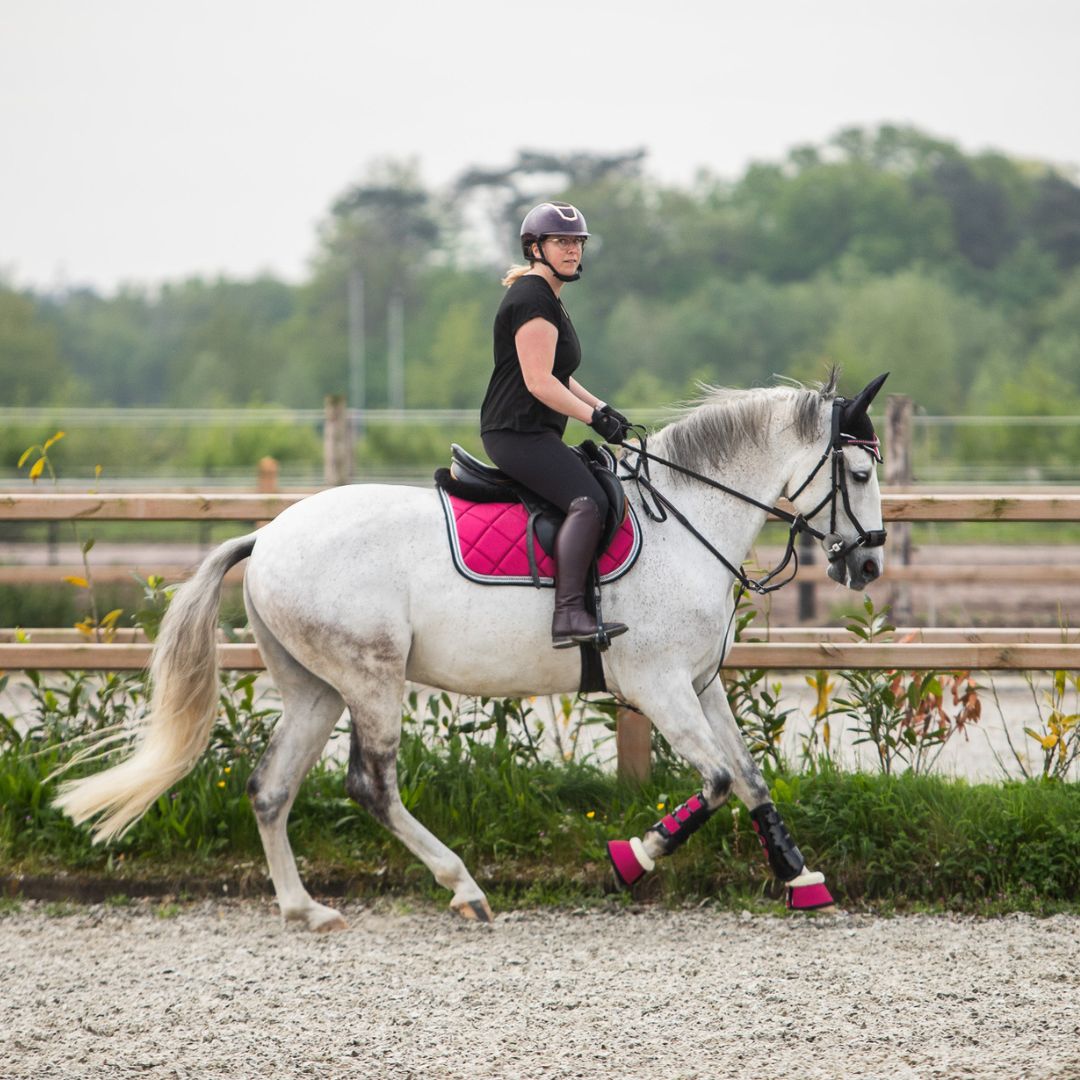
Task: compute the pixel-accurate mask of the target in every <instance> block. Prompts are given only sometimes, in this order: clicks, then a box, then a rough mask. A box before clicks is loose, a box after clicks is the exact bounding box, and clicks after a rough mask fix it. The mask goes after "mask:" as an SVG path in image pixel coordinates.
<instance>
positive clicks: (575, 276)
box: [534, 236, 585, 282]
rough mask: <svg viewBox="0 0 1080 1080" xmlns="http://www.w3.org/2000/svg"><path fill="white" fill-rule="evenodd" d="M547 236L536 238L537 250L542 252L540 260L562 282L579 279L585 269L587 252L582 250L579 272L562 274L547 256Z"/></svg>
mask: <svg viewBox="0 0 1080 1080" xmlns="http://www.w3.org/2000/svg"><path fill="white" fill-rule="evenodd" d="M546 239H547V237H544V236H541V237H540V239H539V240H535V241H534V243H535V244H536V250H537V251H539V252H540V261H541V262H542V263H543V264H544V265H545V266H546V267H547V268H548V269H549V270H550V271H551V272H552V273H553V274H554V275H555V276H556V277H557V278H558V279H559V280H560V281H562V282H567V281H577V280H578V278H580V277H581V271H582V270H584V269H585V259H584V255H585V253H584V252H582V261H581V262H579V263H578V266H577V272H576V273H573V274H560V273H559V271H558V270H556V269H555V267H554V266H552V265H551V263H549V262H548V260H547V256H546V255H545V254H544V241H545V240H546Z"/></svg>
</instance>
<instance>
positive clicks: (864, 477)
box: [851, 469, 870, 484]
mask: <svg viewBox="0 0 1080 1080" xmlns="http://www.w3.org/2000/svg"><path fill="white" fill-rule="evenodd" d="M851 479H852V480H854V481H855V483H856V484H869V483H870V471H869V470H868V469H866V470H864V469H859V470H858V471H856V472H853V473H852V474H851Z"/></svg>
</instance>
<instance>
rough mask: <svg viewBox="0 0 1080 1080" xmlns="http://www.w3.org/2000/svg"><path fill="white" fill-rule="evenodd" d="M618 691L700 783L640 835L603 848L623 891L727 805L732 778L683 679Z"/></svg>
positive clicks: (710, 728) (719, 746)
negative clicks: (699, 785) (661, 685)
mask: <svg viewBox="0 0 1080 1080" xmlns="http://www.w3.org/2000/svg"><path fill="white" fill-rule="evenodd" d="M635 691H636V692H635ZM624 692H626V694H627V697H629V698H631V700H633V701H635V702H636V703H637V704H638V706H639V707H640V708H641V709H642V711H643V712H644V713H645V714H646V715H647V716H649V717H650V718H651V719H652V721H653V723H654V724H656V726H657V728H659V730H660V732H661V733H662V734H663V735H664V737H665V738H666V739H667V741H668V742H669V743H670V744H671V748H672V749H673V750H674V751H675V752H676V753H677V754H679V755H680V756H681V757H683V758H685V760H686V761H688V762H689V763H690V765H692V766H693V767H694V768H695V769H696V770H697V771H698V773H699V774H700V775H701V778H702V790H701V791H700V792H698V793H697V794H696V795H693V796H691V797H690V798H689V799H687V800H686V802H684V803H682V804H681V805H680V806H677V807H676V808H675V809H674V810H672V811H671V812H670V813H668V814H665V815H664V816H663V817H662V818H661V819H660V820H659V821H657V822H656V823H655V824H654V825H652V826H651V827H650V828H648V829H647V830H646V831H645V833H644V834H643V835H642V836H635V837H632V838H631V839H630V840H612V841H610V842H609V843H608V845H607V849H608V857H609V858H610V859H611V865H612V867H613V869H614V871H615V877H616V879H617V880H618V882H619V883H620V884H621V885H623V886H625V887H629V886H631V885H633V884H634V883H635V882H636V881H638V880H640V879H641V878H642V877H644V876H645V874H647V873H648V872H649V871H651V870H653V869H654V868H655V866H656V860H657V859H660V858H663V857H664V856H666V855H670V854H672V853H673V852H674V851H675V850H676V849H677V848H679V847H681V846H682V845H683V844H685V843H686V841H687V840H689V839H690V837H691V836H693V834H694V833H695V832H697V830H698V829H700V828H701V826H702V825H704V824H705V822H706V821H707V820H708V819H709V817H710V816H711V815H712V814H713V813H714V812H715V811H716V810H717V809H718V808H719V807H720V806H722V805H723V804H724V803H725V802H727V800H728V798H729V796H730V795H731V790H732V779H733V778H732V773H731V769H730V765H729V762H728V759H727V753H726V751H725V748H724V746H723V743H722V742H721V740H720V739H719V738H718V737H717V733H716V731H715V730H714V729H713V726H712V725H711V724H710V722H709V720H708V718H707V717H706V716H705V713H704V712H703V710H702V708H701V704H700V702H699V701H698V699H697V696H696V695H695V693H694V690H693V687H692V685H691V683H690V680H689V678H687V679H686V681H685V682H681V683H678V684H669V685H668V686H666V687H655V686H653V687H647V688H646V687H640V688H627V689H626V690H625V691H624Z"/></svg>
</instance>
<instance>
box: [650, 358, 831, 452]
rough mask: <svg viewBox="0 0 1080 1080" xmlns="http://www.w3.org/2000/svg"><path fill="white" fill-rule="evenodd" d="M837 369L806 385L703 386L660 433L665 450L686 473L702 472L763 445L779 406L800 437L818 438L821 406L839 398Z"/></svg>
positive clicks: (658, 436)
mask: <svg viewBox="0 0 1080 1080" xmlns="http://www.w3.org/2000/svg"><path fill="white" fill-rule="evenodd" d="M839 376H840V372H839V369H838V368H836V367H833V368H832V369H831V370H830V372H829V377H828V378H827V379H826V380H825V382H823V383H816V384H814V385H812V386H809V387H807V386H804V385H802V383H797V382H794V381H792V382H791V383H789V384H788V385H784V386H759V387H755V388H753V389H750V390H734V389H730V388H728V387H723V386H710V385H708V384H705V383H702V384H700V386H701V390H702V396H701V397H700V398H699V399H698V400H697V401H693V402H690V403H688V404H687V405H685V406H683V407H682V408H681V409H680V412H681V416H680V417H679V418H678V419H676V420H673V421H672V422H671V423H670V424H668V425H667V426H666V427H664V428H663V429H661V431H659V432H657V435H656V437H657V438H658V439H659V440H660V441H661V442H662V444H663V448H664V450H665V451H666V452H667V453H668V455H669V456H670V457H672V458H673V459H674V460H675V461H677V462H678V463H679V464H680V465H682V466H683V467H684V468H687V469H694V470H696V471H699V470H701V469H704V468H707V467H709V466H710V465H714V466H715V465H718V464H720V463H721V462H724V461H728V460H729V459H731V458H733V457H735V456H737V455H738V453H739V451H740V450H742V449H743V448H745V447H747V446H753V447H760V446H761V445H762V443H763V441H764V438H765V435H766V433H767V431H768V427H769V421H770V419H771V418H772V417H773V416H774V415H775V413H776V409H777V406H778V405H779V406H782V407H786V408H787V409H788V414H789V420H788V423H789V424H790V425H791V426H793V427H794V428H795V432H796V434H797V435H798V436H799V438H801V439H805V440H808V441H809V440H810V439H813V438H815V437H816V436H817V434H818V432H819V430H820V424H821V407H822V405H823V404H825V403H826V402H831V401H832V400H833V398H835V397H836V384H837V380H838V379H839Z"/></svg>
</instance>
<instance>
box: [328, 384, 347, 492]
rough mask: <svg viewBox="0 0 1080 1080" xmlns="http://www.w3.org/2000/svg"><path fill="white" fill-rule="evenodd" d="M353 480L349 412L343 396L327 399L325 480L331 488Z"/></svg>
mask: <svg viewBox="0 0 1080 1080" xmlns="http://www.w3.org/2000/svg"><path fill="white" fill-rule="evenodd" d="M351 479H352V432H351V431H350V428H349V410H348V409H347V408H346V405H345V398H344V397H343V396H342V395H341V394H330V395H328V396H327V398H326V421H325V424H324V425H323V480H324V481H325V482H326V484H327V485H328V486H329V487H337V486H339V485H340V484H347V483H349V481H350V480H351Z"/></svg>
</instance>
